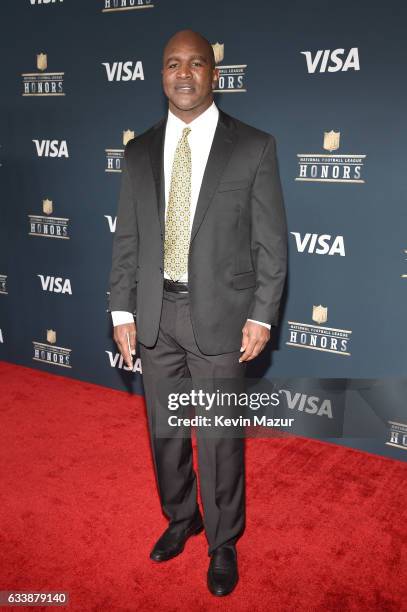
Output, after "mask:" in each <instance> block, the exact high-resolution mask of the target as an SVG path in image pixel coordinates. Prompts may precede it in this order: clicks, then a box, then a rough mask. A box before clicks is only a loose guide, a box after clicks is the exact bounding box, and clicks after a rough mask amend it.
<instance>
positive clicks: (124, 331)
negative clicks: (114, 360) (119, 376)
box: [113, 323, 137, 369]
mask: <svg viewBox="0 0 407 612" xmlns="http://www.w3.org/2000/svg"><path fill="white" fill-rule="evenodd" d="M113 329H114V332H113V339H114V341H115V342H116V344H117V347H118V349H119V351H120V353H121V355H122V356H123V359H124V362H125V364H126V365H127V367H128V368H130V369H132V368H133V357H132V355H135V354H136V333H137V332H136V324H135V323H123V324H122V325H115V326H114V328H113ZM129 344H130V351H129Z"/></svg>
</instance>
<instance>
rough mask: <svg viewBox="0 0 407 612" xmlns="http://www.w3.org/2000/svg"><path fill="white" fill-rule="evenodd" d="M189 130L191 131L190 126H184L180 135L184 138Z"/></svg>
mask: <svg viewBox="0 0 407 612" xmlns="http://www.w3.org/2000/svg"><path fill="white" fill-rule="evenodd" d="M190 132H191V128H190V127H185V128H184V129H183V130H182V136H181V138H184V139H185V138H186V137H187V136H188V134H189V133H190Z"/></svg>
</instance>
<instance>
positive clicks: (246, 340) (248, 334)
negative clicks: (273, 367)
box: [239, 321, 270, 363]
mask: <svg viewBox="0 0 407 612" xmlns="http://www.w3.org/2000/svg"><path fill="white" fill-rule="evenodd" d="M242 332H243V335H242V348H241V349H240V350H241V351H242V355H241V356H240V359H239V363H241V362H242V361H251V360H252V359H254V358H255V357H257V355H260V353H261V352H262V350H263V349H264V347H265V346H266V344H267V342H268V341H269V340H270V330H268V329H267V327H265V326H264V325H259V324H258V323H254V322H253V321H246V323H245V326H244V327H243V329H242Z"/></svg>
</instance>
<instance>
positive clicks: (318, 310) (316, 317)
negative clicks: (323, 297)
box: [312, 304, 328, 325]
mask: <svg viewBox="0 0 407 612" xmlns="http://www.w3.org/2000/svg"><path fill="white" fill-rule="evenodd" d="M312 320H313V321H315V323H318V325H321V324H322V323H326V322H327V321H328V307H327V306H321V304H320V305H319V306H313V307H312Z"/></svg>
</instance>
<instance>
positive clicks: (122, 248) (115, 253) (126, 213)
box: [109, 148, 139, 314]
mask: <svg viewBox="0 0 407 612" xmlns="http://www.w3.org/2000/svg"><path fill="white" fill-rule="evenodd" d="M138 243H139V235H138V227H137V216H136V200H135V197H134V193H133V187H132V183H131V177H130V171H129V168H128V152H127V148H126V149H125V152H124V158H123V167H122V176H121V184H120V195H119V203H118V209H117V220H116V231H115V234H114V238H113V249H112V267H111V271H110V278H109V289H110V296H109V310H110V311H112V310H125V311H127V312H130V313H132V314H135V312H136V288H137V284H136V271H137V265H138Z"/></svg>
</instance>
